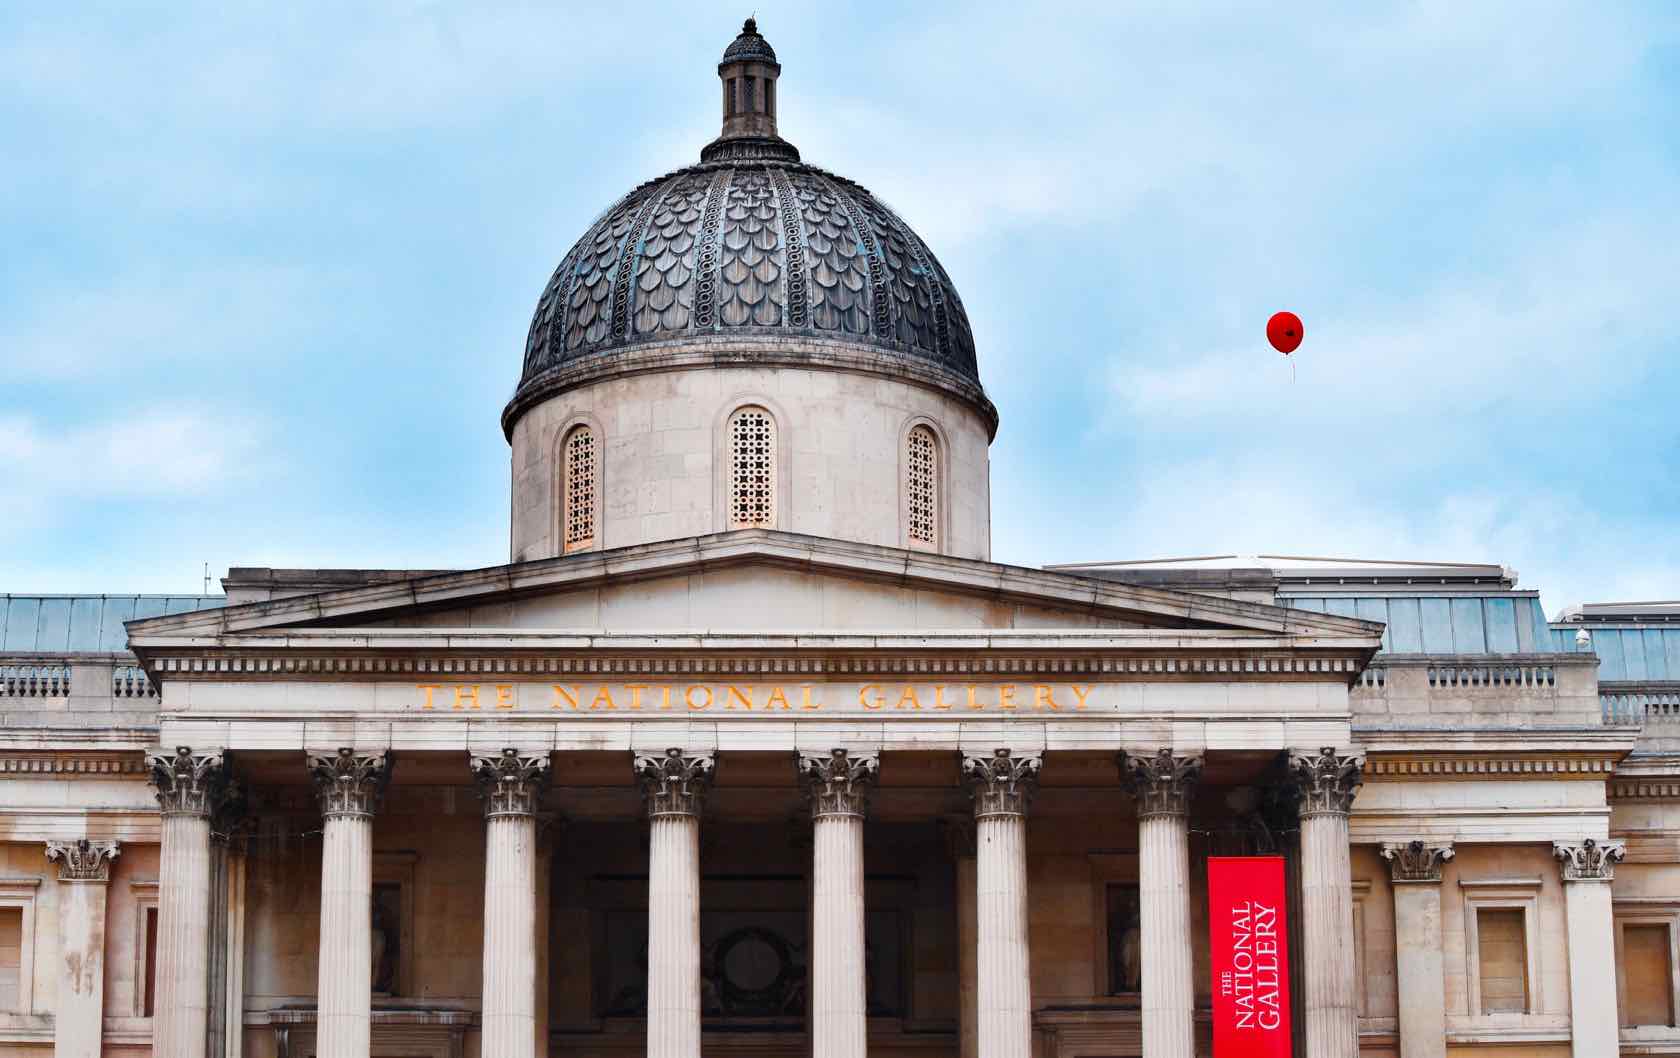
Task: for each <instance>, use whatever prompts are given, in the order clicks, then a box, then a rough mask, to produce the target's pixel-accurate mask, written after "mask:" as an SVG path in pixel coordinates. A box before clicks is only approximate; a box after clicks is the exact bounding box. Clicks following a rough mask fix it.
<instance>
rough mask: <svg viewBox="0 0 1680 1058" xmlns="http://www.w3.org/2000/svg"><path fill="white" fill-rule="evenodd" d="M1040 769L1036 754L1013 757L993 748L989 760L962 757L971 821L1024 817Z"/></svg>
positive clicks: (1042, 763) (1038, 758) (1041, 763)
mask: <svg viewBox="0 0 1680 1058" xmlns="http://www.w3.org/2000/svg"><path fill="white" fill-rule="evenodd" d="M1043 766H1044V758H1043V757H1040V756H1038V755H1037V754H1030V755H1020V756H1017V755H1015V754H1014V753H1011V752H1010V751H1009V750H1007V749H994V750H993V751H992V755H991V756H989V757H964V758H963V776H964V777H965V778H966V779H967V780H968V788H969V793H970V794H971V795H973V797H974V818H975V819H984V818H986V817H987V816H1024V815H1026V814H1027V807H1028V806H1029V805H1030V804H1031V803H1032V796H1033V792H1034V791H1035V790H1036V789H1037V788H1038V771H1039V769H1040V768H1042V767H1043Z"/></svg>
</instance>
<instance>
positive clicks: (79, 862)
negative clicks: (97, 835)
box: [47, 838, 122, 882]
mask: <svg viewBox="0 0 1680 1058" xmlns="http://www.w3.org/2000/svg"><path fill="white" fill-rule="evenodd" d="M121 851H122V849H121V847H120V846H119V845H118V844H117V843H116V842H114V841H89V840H88V839H87V838H78V839H76V840H75V841H49V842H47V859H49V860H51V861H53V862H54V863H57V864H58V880H59V881H61V882H103V881H106V880H108V879H109V878H110V877H111V861H112V860H114V859H116V858H117V856H118V854H119V853H121Z"/></svg>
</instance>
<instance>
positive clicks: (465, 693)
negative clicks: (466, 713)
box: [455, 683, 478, 709]
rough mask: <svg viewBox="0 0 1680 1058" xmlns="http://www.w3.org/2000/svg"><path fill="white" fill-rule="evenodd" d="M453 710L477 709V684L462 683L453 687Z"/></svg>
mask: <svg viewBox="0 0 1680 1058" xmlns="http://www.w3.org/2000/svg"><path fill="white" fill-rule="evenodd" d="M463 703H466V704H463ZM455 708H457V709H477V708H478V684H476V683H462V684H457V685H456V687H455Z"/></svg>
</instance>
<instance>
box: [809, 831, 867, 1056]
mask: <svg viewBox="0 0 1680 1058" xmlns="http://www.w3.org/2000/svg"><path fill="white" fill-rule="evenodd" d="M814 831H815V834H814V841H813V845H814V849H815V851H814V855H815V872H814V874H813V877H812V900H811V919H812V937H811V940H812V963H811V987H812V989H813V993H812V997H811V1003H812V1011H811V1013H812V1032H811V1040H812V1044H813V1054H814V1055H815V1058H865V1055H866V1054H867V1051H868V1034H869V1022H868V1013H869V1012H868V1000H867V988H868V981H867V978H866V976H865V974H866V970H865V964H864V951H863V944H864V941H863V934H864V894H863V819H862V818H861V817H859V816H851V815H822V816H818V817H817V819H816V823H815V827H814Z"/></svg>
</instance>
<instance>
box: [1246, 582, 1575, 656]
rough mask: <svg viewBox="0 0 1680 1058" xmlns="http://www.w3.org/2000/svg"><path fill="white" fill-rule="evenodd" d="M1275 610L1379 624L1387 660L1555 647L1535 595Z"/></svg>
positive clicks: (1395, 598) (1326, 599)
mask: <svg viewBox="0 0 1680 1058" xmlns="http://www.w3.org/2000/svg"><path fill="white" fill-rule="evenodd" d="M1278 605H1279V606H1291V607H1294V608H1295V609H1298V610H1311V611H1313V612H1315V613H1328V614H1337V615H1339V616H1342V617H1359V618H1363V619H1365V620H1367V621H1382V622H1383V623H1384V624H1386V625H1387V626H1388V627H1387V628H1385V629H1384V630H1383V638H1382V652H1383V653H1389V654H1534V653H1551V652H1553V651H1556V650H1561V649H1563V648H1562V647H1559V646H1556V645H1554V643H1555V640H1554V637H1553V634H1552V629H1551V627H1550V625H1548V624H1547V623H1546V612H1545V611H1544V610H1543V609H1541V607H1540V594H1539V593H1538V592H1520V591H1516V592H1501V593H1498V594H1491V593H1490V594H1485V595H1464V594H1457V593H1455V594H1451V595H1437V596H1430V595H1420V594H1418V593H1417V592H1415V591H1407V592H1371V593H1361V594H1358V595H1350V594H1345V593H1338V594H1336V595H1319V596H1313V595H1299V594H1293V593H1283V592H1280V593H1279V594H1278Z"/></svg>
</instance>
